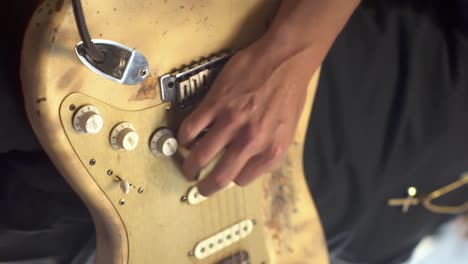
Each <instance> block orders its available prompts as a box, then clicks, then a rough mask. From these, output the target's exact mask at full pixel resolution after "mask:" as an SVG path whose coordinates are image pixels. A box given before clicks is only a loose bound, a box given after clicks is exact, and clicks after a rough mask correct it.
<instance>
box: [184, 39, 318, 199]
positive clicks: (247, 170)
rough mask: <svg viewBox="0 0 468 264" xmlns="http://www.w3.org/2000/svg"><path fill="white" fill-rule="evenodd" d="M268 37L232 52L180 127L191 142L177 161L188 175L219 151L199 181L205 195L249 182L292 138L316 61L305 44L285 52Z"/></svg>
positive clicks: (273, 161) (192, 177)
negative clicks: (183, 155)
mask: <svg viewBox="0 0 468 264" xmlns="http://www.w3.org/2000/svg"><path fill="white" fill-rule="evenodd" d="M271 43H272V42H271V41H270V40H269V39H268V37H264V38H262V39H260V40H258V41H257V42H255V43H254V44H253V45H251V46H249V47H247V48H246V49H244V50H242V51H240V52H238V53H237V54H236V55H234V56H233V57H232V58H231V60H230V61H229V62H228V63H227V64H226V65H225V67H224V68H223V70H222V71H221V73H220V74H219V75H218V77H217V78H216V80H215V82H214V84H213V86H212V87H211V88H210V90H209V92H208V93H207V95H206V96H205V98H204V99H203V101H202V102H201V104H200V105H199V106H198V107H197V108H196V109H195V110H194V112H193V113H192V114H191V115H189V116H188V117H187V119H186V120H185V121H184V122H183V123H182V125H181V127H180V129H179V132H178V138H179V142H180V144H181V145H182V146H189V145H191V146H192V147H191V152H190V154H189V156H188V157H187V158H186V160H185V161H184V164H183V166H182V171H183V173H184V175H185V176H186V177H187V178H188V179H189V180H195V179H196V177H197V175H198V174H199V172H200V171H201V170H202V169H203V168H204V167H205V166H206V165H207V164H208V163H210V161H212V160H213V158H215V156H217V155H218V154H220V153H222V155H221V156H220V159H219V161H218V163H217V164H216V165H215V167H214V168H213V170H212V171H211V172H210V174H209V175H207V176H206V177H205V178H204V179H202V180H201V181H200V182H199V183H198V188H199V192H200V193H201V194H202V195H204V196H209V195H211V194H213V193H214V192H216V191H219V190H220V189H222V188H224V187H225V186H227V185H228V184H229V183H231V182H235V183H236V184H237V185H239V186H245V185H247V184H249V183H250V182H251V181H253V180H254V179H256V178H257V177H258V176H259V175H261V174H262V173H264V172H266V171H267V170H269V169H271V168H273V167H274V166H275V165H276V164H277V163H278V161H279V160H280V159H281V158H282V157H283V156H284V154H285V153H286V151H287V149H288V147H289V145H290V144H291V142H292V140H293V137H294V134H295V130H296V126H297V123H298V120H299V118H300V115H301V113H302V110H303V106H304V103H305V99H306V93H307V86H308V82H309V80H310V78H311V77H312V75H313V73H314V71H315V70H316V68H317V67H318V65H317V63H315V64H314V62H313V61H314V60H310V59H309V57H310V55H309V54H310V51H309V50H308V49H307V47H305V48H304V47H303V48H301V49H298V50H288V51H286V52H284V51H280V50H282V49H281V48H280V47H274V45H272V44H271ZM277 48H279V49H278V50H277ZM283 48H284V47H283ZM283 50H284V49H283ZM312 53H313V52H312ZM208 126H209V127H210V128H209V130H208V132H207V133H206V134H205V135H204V136H203V137H202V138H201V139H200V141H198V142H196V143H195V144H193V142H194V140H195V138H196V137H197V136H198V135H199V134H200V132H201V131H202V130H203V129H205V128H207V127H208ZM223 150H224V152H223Z"/></svg>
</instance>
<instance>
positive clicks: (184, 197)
mask: <svg viewBox="0 0 468 264" xmlns="http://www.w3.org/2000/svg"><path fill="white" fill-rule="evenodd" d="M187 200H188V198H187V196H185V195H184V196H182V197H181V198H180V201H181V202H186V201H187Z"/></svg>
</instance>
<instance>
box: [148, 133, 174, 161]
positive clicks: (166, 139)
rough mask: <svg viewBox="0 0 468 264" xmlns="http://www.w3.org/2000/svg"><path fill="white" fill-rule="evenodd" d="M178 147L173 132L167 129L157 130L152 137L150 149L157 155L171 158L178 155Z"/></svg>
mask: <svg viewBox="0 0 468 264" xmlns="http://www.w3.org/2000/svg"><path fill="white" fill-rule="evenodd" d="M178 147H179V143H178V142H177V139H176V138H175V137H174V134H173V133H172V131H171V130H169V129H167V128H161V129H159V130H157V131H156V132H155V133H154V134H153V136H152V137H151V141H150V149H151V152H153V153H154V154H156V155H163V156H166V157H170V156H172V155H173V154H174V153H176V151H177V148H178Z"/></svg>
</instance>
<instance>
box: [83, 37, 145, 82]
mask: <svg viewBox="0 0 468 264" xmlns="http://www.w3.org/2000/svg"><path fill="white" fill-rule="evenodd" d="M92 41H93V43H94V44H96V47H97V48H98V49H99V50H101V51H102V52H104V54H105V60H104V62H102V63H97V62H95V61H93V60H92V59H90V58H88V57H87V56H86V54H85V51H84V47H83V42H80V43H78V44H77V45H76V46H75V51H76V54H77V55H78V58H79V59H80V60H81V62H83V64H85V65H86V66H87V67H88V68H89V69H91V70H92V71H93V72H95V73H96V74H98V75H100V76H102V77H105V78H107V79H109V80H112V81H114V82H117V83H120V84H127V85H133V84H138V83H141V82H143V81H144V80H145V79H146V77H147V76H148V75H149V66H148V61H147V60H146V58H145V56H143V54H141V53H140V52H138V51H136V50H134V49H131V48H129V47H126V46H124V45H122V44H120V43H117V42H114V41H110V40H104V39H93V40H92Z"/></svg>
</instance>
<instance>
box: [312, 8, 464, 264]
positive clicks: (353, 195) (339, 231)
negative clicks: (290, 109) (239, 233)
mask: <svg viewBox="0 0 468 264" xmlns="http://www.w3.org/2000/svg"><path fill="white" fill-rule="evenodd" d="M390 2H391V1H380V2H379V1H373V2H369V3H367V2H365V3H364V4H363V5H362V6H360V7H359V8H358V10H357V11H356V12H355V14H354V15H353V17H352V18H351V20H350V21H349V23H348V24H347V26H346V27H345V29H344V30H343V32H342V33H341V34H340V36H339V37H338V39H337V41H336V42H335V44H334V46H333V47H332V49H331V51H330V53H329V54H328V56H327V58H326V60H325V62H324V64H323V70H322V75H321V79H320V82H319V87H318V91H317V95H316V98H315V104H314V107H313V111H312V116H311V121H310V124H309V130H308V136H307V145H306V150H305V154H304V159H305V160H304V162H305V171H306V175H307V177H308V183H309V185H310V188H311V190H312V194H313V197H314V199H315V202H316V206H317V209H318V211H319V215H320V216H321V219H322V223H323V226H324V229H325V233H326V236H327V240H328V246H329V248H330V252H331V254H332V259H334V260H336V261H337V263H338V260H343V261H345V262H349V263H399V262H400V261H402V260H404V259H406V258H407V257H408V256H409V254H410V253H411V251H412V250H413V248H414V246H416V244H417V243H418V242H419V241H420V239H422V238H423V237H424V236H426V235H428V234H430V233H431V232H433V231H434V230H435V228H436V227H437V226H438V225H440V224H441V223H443V222H445V221H447V220H449V219H451V217H453V216H452V215H441V214H434V213H431V212H429V211H428V210H426V209H425V208H423V207H422V206H417V207H413V208H409V211H408V212H407V213H402V211H401V207H398V208H396V207H388V206H387V200H388V199H389V198H400V197H405V196H406V190H407V188H408V187H410V186H414V187H416V188H417V190H418V192H419V193H421V194H428V193H430V192H432V191H433V190H436V189H438V188H440V187H443V186H445V185H447V184H449V183H451V182H454V181H455V180H457V179H459V177H460V175H461V174H462V173H463V172H465V171H467V170H468V38H467V37H466V35H464V29H467V31H468V28H467V27H464V25H463V24H462V19H460V18H462V16H457V14H460V13H461V14H463V10H465V11H468V9H466V8H465V9H452V7H450V6H446V5H447V4H446V3H444V2H442V1H398V2H396V1H393V2H392V4H390ZM400 2H401V3H400ZM407 2H410V3H409V4H408V3H407ZM451 4H453V5H454V6H455V4H457V3H455V2H452V3H451ZM459 7H460V6H459ZM464 14H468V12H465V13H464ZM447 15H450V16H447ZM467 198H468V188H467V187H466V186H465V187H463V188H461V189H459V190H458V191H456V192H453V193H451V194H448V195H446V196H445V197H444V198H443V199H442V198H441V199H440V201H437V203H440V204H446V205H460V204H463V203H464V202H465V200H466V199H467ZM340 263H341V262H340Z"/></svg>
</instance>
